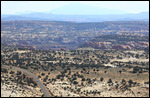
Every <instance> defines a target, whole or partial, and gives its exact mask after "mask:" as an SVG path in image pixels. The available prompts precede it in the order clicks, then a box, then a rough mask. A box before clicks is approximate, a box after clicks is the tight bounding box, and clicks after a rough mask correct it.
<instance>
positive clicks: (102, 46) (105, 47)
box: [84, 41, 111, 49]
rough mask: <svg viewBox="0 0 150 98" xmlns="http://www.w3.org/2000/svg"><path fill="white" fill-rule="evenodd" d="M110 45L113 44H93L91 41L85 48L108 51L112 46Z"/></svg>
mask: <svg viewBox="0 0 150 98" xmlns="http://www.w3.org/2000/svg"><path fill="white" fill-rule="evenodd" d="M110 44H111V43H109V42H92V41H89V42H86V43H85V44H84V46H88V47H93V48H96V49H107V48H108V47H109V46H110Z"/></svg>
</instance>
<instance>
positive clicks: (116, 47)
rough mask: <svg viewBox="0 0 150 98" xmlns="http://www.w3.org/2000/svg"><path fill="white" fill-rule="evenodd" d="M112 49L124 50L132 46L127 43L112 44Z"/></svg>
mask: <svg viewBox="0 0 150 98" xmlns="http://www.w3.org/2000/svg"><path fill="white" fill-rule="evenodd" d="M112 49H117V50H126V49H132V48H131V47H130V46H129V45H114V46H112Z"/></svg>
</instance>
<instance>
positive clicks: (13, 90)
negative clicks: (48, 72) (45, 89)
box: [1, 81, 43, 97]
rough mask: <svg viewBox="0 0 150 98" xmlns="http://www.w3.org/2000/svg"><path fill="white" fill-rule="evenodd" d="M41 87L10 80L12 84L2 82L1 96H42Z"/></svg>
mask: <svg viewBox="0 0 150 98" xmlns="http://www.w3.org/2000/svg"><path fill="white" fill-rule="evenodd" d="M42 94H43V93H42V92H41V91H40V88H33V87H31V86H27V85H24V86H21V85H18V86H17V84H16V83H14V82H11V81H10V84H5V83H4V84H2V83H1V97H41V95H42Z"/></svg>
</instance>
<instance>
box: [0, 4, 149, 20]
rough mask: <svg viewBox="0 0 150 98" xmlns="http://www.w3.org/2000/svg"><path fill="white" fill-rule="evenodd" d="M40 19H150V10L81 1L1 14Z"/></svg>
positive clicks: (17, 17)
mask: <svg viewBox="0 0 150 98" xmlns="http://www.w3.org/2000/svg"><path fill="white" fill-rule="evenodd" d="M15 20H40V21H73V22H103V21H149V12H142V13H138V14H130V13H127V12H124V11H121V10H112V9H106V8H99V7H94V6H88V5H84V4H80V3H75V4H70V5H65V6H62V7H60V8H56V9H53V10H51V11H49V13H45V12H33V13H31V12H30V13H29V12H25V13H23V12H22V13H21V12H20V14H19V15H18V14H17V15H1V21H15Z"/></svg>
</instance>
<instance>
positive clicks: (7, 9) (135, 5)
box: [1, 1, 149, 15]
mask: <svg viewBox="0 0 150 98" xmlns="http://www.w3.org/2000/svg"><path fill="white" fill-rule="evenodd" d="M73 5H74V7H73ZM77 5H79V6H78V7H80V8H81V7H82V5H85V6H84V7H83V9H81V11H79V9H78V10H77V11H76V9H77V8H78V7H77V8H75V7H76V6H77ZM68 6H69V7H70V6H72V7H70V8H69V9H67V11H63V12H62V13H64V14H71V13H70V12H71V11H72V9H74V12H76V13H75V14H78V13H81V14H82V12H83V11H84V10H85V9H87V8H88V7H91V9H92V8H99V10H103V9H106V10H108V11H111V12H112V13H118V14H125V13H126V14H137V13H141V12H149V1H1V14H6V15H7V14H10V15H20V14H29V13H34V12H39V13H40V12H42V13H51V12H53V13H52V14H59V13H60V12H61V10H60V9H63V8H64V9H66V8H67V7H68ZM65 7H66V8H65ZM86 7H87V8H86ZM84 8H85V9H84ZM88 10H89V9H88ZM57 11H58V12H57ZM113 11H114V12H113ZM92 12H93V11H92V10H91V11H89V15H90V14H93V13H96V11H95V12H93V13H92ZM111 12H110V14H111ZM86 13H88V12H85V13H83V15H84V14H85V15H86ZM101 14H107V13H105V11H102V13H101Z"/></svg>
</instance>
